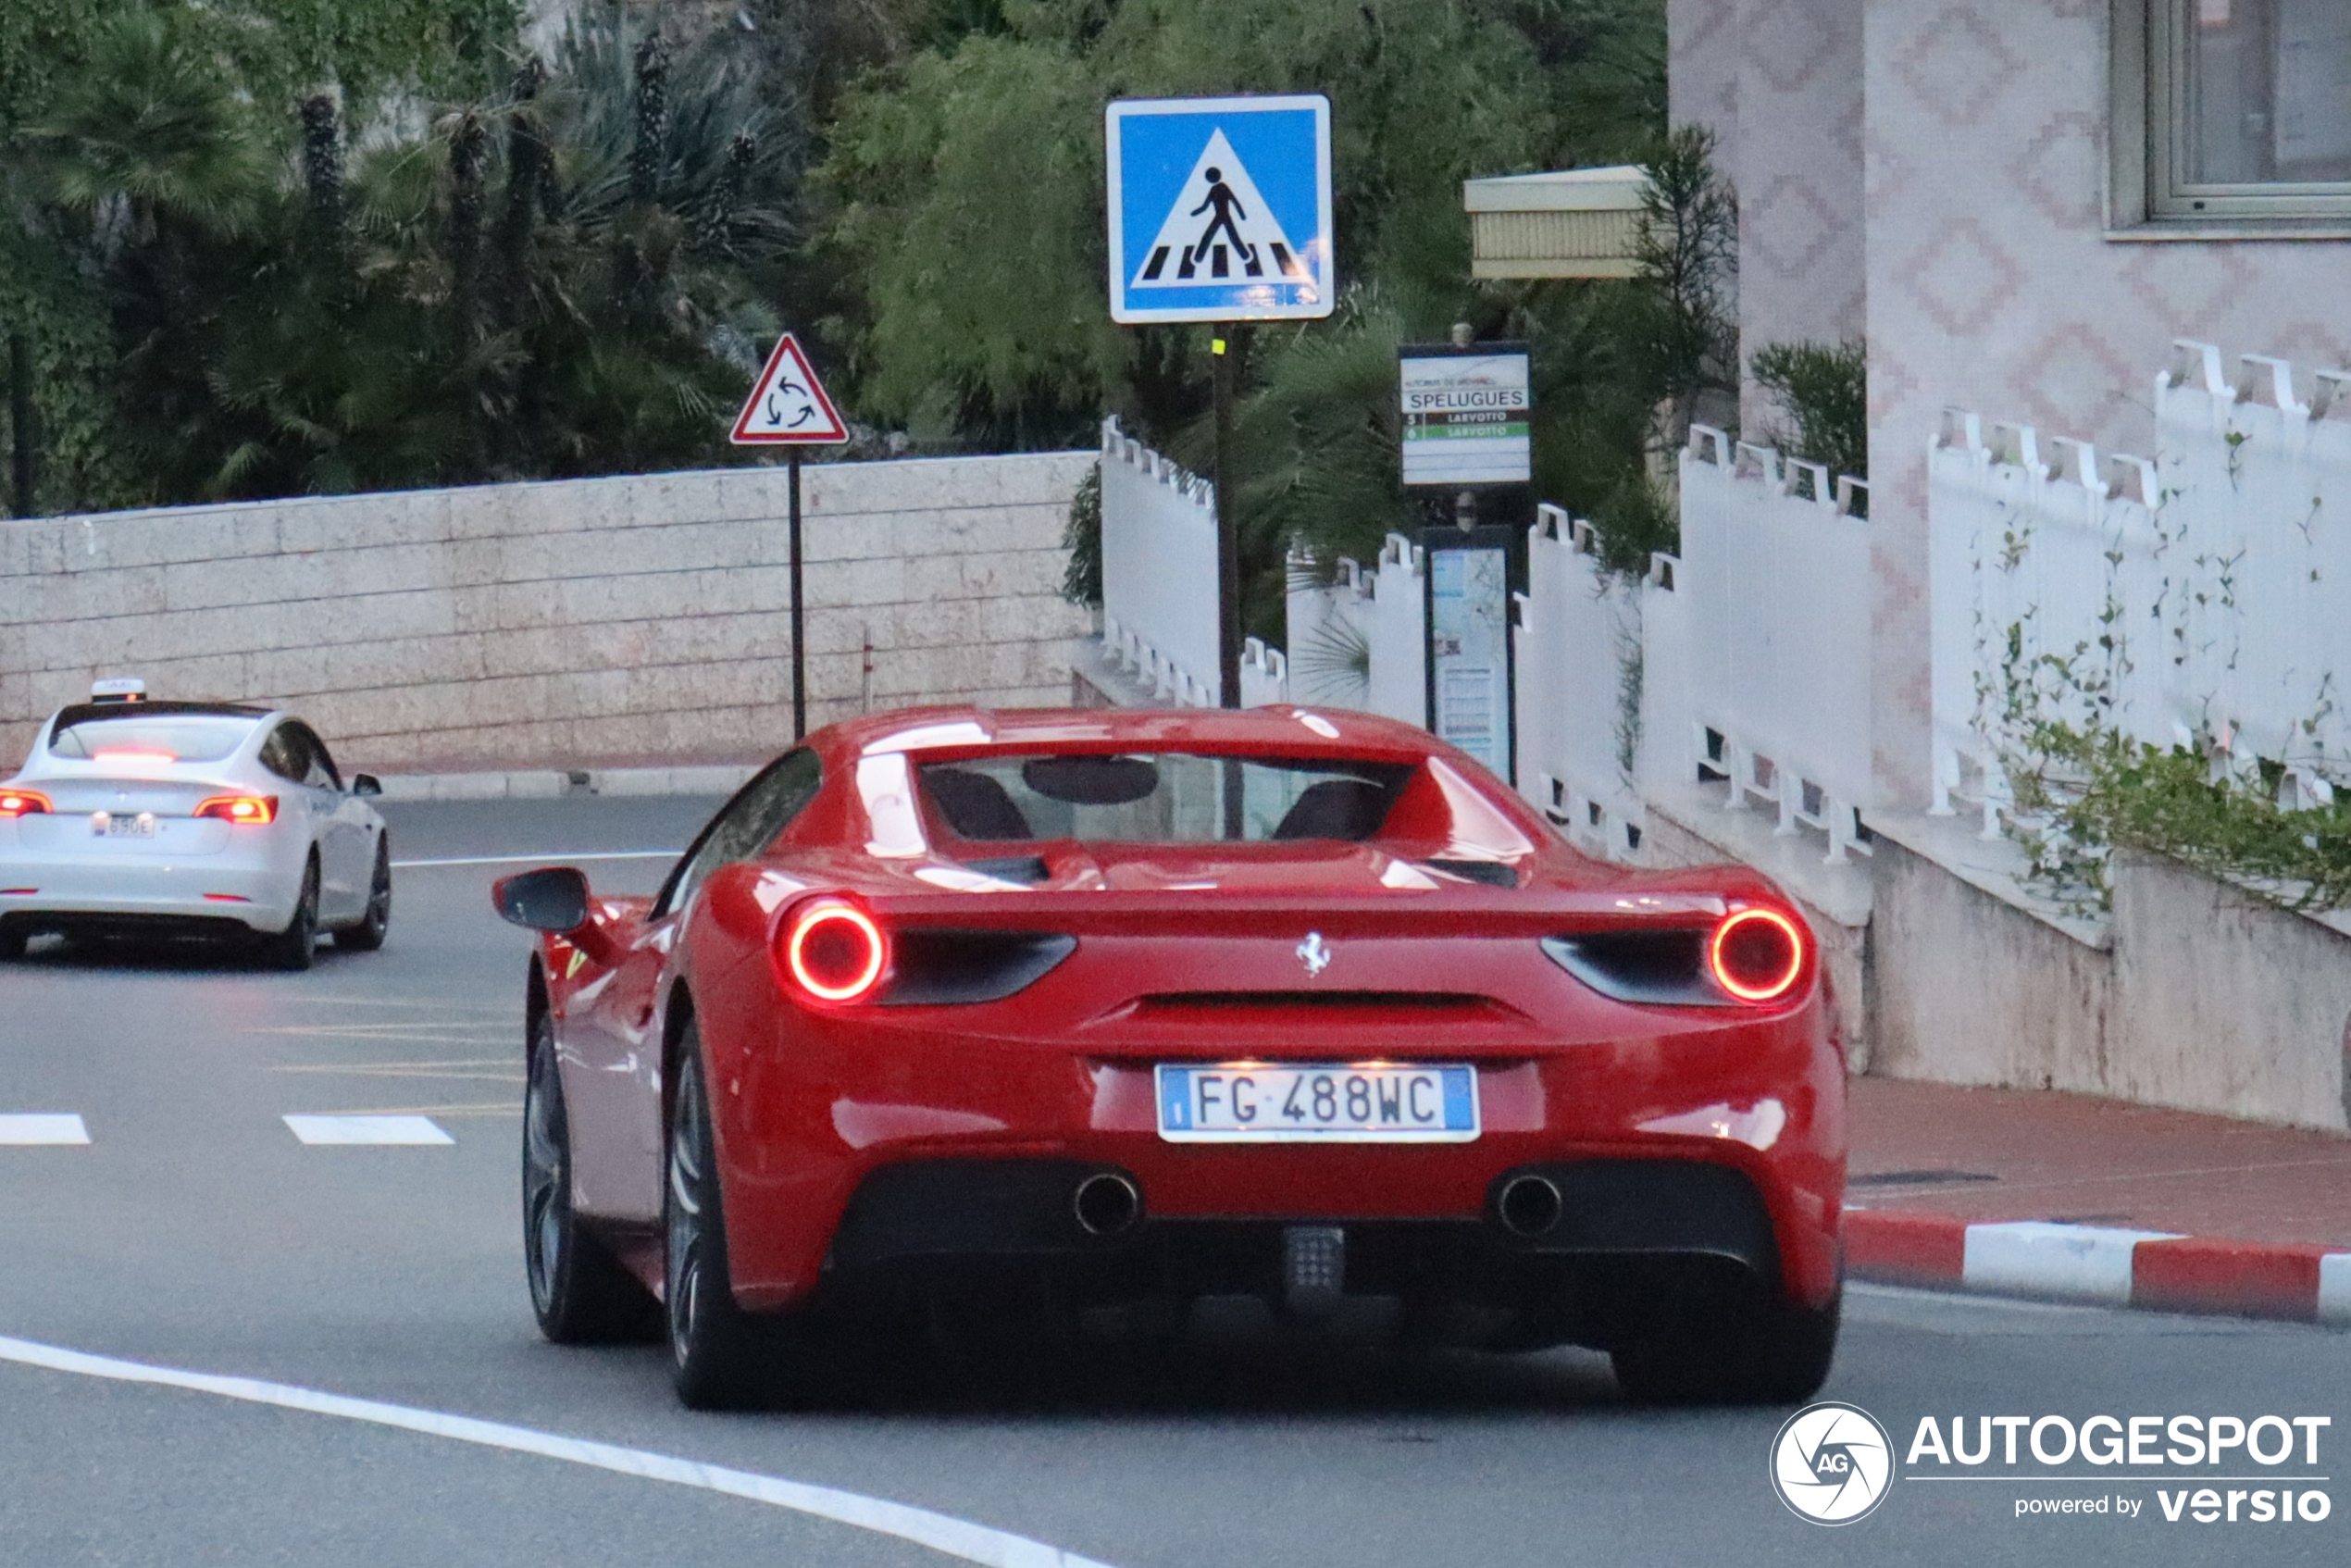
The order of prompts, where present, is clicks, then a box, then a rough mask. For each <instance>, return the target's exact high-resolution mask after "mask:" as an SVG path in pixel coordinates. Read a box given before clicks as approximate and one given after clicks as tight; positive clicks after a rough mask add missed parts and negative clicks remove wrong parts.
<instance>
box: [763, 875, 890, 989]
mask: <svg viewBox="0 0 2351 1568" xmlns="http://www.w3.org/2000/svg"><path fill="white" fill-rule="evenodd" d="M779 936H780V938H781V942H780V945H781V947H782V949H783V952H782V957H783V960H784V963H783V969H784V972H785V977H786V978H787V979H789V980H790V983H791V986H792V988H793V989H796V990H798V991H799V992H800V993H801V994H802V996H803V997H805V998H807V999H808V1000H809V1001H811V1002H827V1003H836V1004H838V1003H840V1002H858V1001H862V1000H864V999H865V997H868V996H870V995H872V994H873V992H874V991H875V990H876V989H877V988H878V987H879V986H880V985H881V980H882V975H883V972H884V971H886V970H887V969H888V968H889V939H888V938H887V937H885V936H884V935H883V934H882V928H881V927H879V926H877V925H876V924H875V923H874V917H873V916H872V915H868V914H866V913H865V911H864V910H862V909H860V908H858V907H857V906H856V905H855V904H852V903H844V902H840V901H839V900H835V899H819V900H817V901H816V902H813V903H808V904H803V905H802V906H801V907H800V908H799V909H797V910H794V911H793V912H792V913H791V915H790V916H789V917H788V918H787V919H786V920H785V922H784V925H783V927H782V930H781V931H780V933H779Z"/></svg>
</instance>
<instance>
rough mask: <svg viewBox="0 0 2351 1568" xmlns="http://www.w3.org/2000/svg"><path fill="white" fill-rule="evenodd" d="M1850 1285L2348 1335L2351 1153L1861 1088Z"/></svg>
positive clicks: (2341, 1142)
mask: <svg viewBox="0 0 2351 1568" xmlns="http://www.w3.org/2000/svg"><path fill="white" fill-rule="evenodd" d="M1852 1114H1853V1125H1852V1139H1853V1154H1852V1167H1851V1168H1852V1176H1851V1179H1850V1182H1849V1184H1848V1188H1847V1222H1846V1224H1847V1242H1846V1246H1847V1267H1848V1269H1849V1271H1850V1272H1851V1274H1852V1275H1853V1276H1855V1277H1856V1278H1860V1279H1877V1280H1884V1281H1890V1282H1895V1283H1903V1284H1928V1285H1936V1286H1941V1287H1944V1288H1964V1289H1972V1290H1985V1291H1990V1292H1993V1293H1997V1294H2011V1295H2029V1296H2042V1297H2049V1298H2055V1299H2061V1300H2090V1301H2100V1302H2104V1303H2106V1304H2108V1305H2131V1306H2142V1307H2151V1308H2158V1309H2161V1310H2167V1311H2186V1312H2217V1313H2237V1314H2249V1315H2255V1316H2263V1317H2288V1318H2300V1319H2304V1320H2317V1321H2327V1322H2342V1323H2346V1324H2351V1139H2346V1138H2345V1137H2342V1136H2340V1135H2338V1134H2333V1133H2323V1132H2301V1131H2294V1130H2290V1129H2285V1128H2280V1127H2270V1126H2257V1125H2254V1124H2251V1123H2246V1122H2238V1121H2232V1120H2230V1119H2228V1118H2226V1117H2221V1116H2206V1115H2197V1114H2192V1113H2189V1112H2184V1111H2161V1110H2156V1109H2152V1108H2150V1107H2146V1106H2140V1105H2127V1104H2122V1103H2120V1102H2118V1101H2106V1100H2096V1099H2092V1098H2089V1097H2087V1096H2083V1095H2072V1094H2057V1093H2046V1092H2040V1093H2036V1092H2033V1091H2029V1090H2013V1089H1959V1088H1953V1087H1951V1086H1948V1085H1943V1084H1924V1083H1908V1082H1902V1081H1898V1080H1894V1079H1886V1078H1870V1077H1863V1078H1856V1079H1854V1080H1853V1084H1852Z"/></svg>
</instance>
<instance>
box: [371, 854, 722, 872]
mask: <svg viewBox="0 0 2351 1568" xmlns="http://www.w3.org/2000/svg"><path fill="white" fill-rule="evenodd" d="M683 853H685V851H683V850H595V851H591V852H589V853H587V854H455V855H442V856H440V857H438V858H436V859H432V860H395V861H393V862H392V869H393V870H395V871H398V870H402V869H404V868H405V867H409V866H421V865H570V864H571V863H572V862H573V861H576V860H676V859H677V858H678V856H679V855H681V854H683Z"/></svg>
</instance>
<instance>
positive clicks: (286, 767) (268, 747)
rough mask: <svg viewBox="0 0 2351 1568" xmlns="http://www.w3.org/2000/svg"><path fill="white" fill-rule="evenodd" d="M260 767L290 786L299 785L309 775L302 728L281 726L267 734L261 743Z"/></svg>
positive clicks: (308, 763) (307, 755)
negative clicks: (266, 738)
mask: <svg viewBox="0 0 2351 1568" xmlns="http://www.w3.org/2000/svg"><path fill="white" fill-rule="evenodd" d="M261 765H262V766H264V767H266V768H267V769H268V770H269V771H270V772H272V773H274V774H276V775H277V776H278V777H279V778H282V779H284V780H286V781H287V782H288V783H290V784H299V783H301V782H302V781H303V779H304V778H307V777H308V776H309V773H310V754H309V748H308V747H307V746H305V745H304V744H303V734H302V727H301V726H300V725H298V724H281V725H280V726H278V728H275V729H273V730H271V731H270V732H269V739H268V740H264V741H263V742H262V743H261Z"/></svg>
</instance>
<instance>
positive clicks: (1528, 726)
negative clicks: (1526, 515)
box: [1516, 503, 1648, 860]
mask: <svg viewBox="0 0 2351 1568" xmlns="http://www.w3.org/2000/svg"><path fill="white" fill-rule="evenodd" d="M1597 544H1598V540H1597V537H1596V536H1595V534H1594V533H1593V530H1592V525H1591V524H1589V523H1587V522H1582V521H1578V520H1575V519H1573V518H1571V517H1569V516H1568V515H1567V514H1566V513H1565V512H1564V511H1562V510H1561V508H1559V507H1557V506H1553V505H1550V504H1548V503H1546V504H1543V505H1541V506H1538V507H1536V514H1535V527H1534V528H1533V529H1531V530H1529V532H1528V535H1527V554H1526V584H1527V591H1525V592H1524V593H1523V594H1520V595H1519V596H1518V629H1517V632H1516V636H1517V657H1518V703H1517V722H1518V774H1519V790H1520V792H1521V793H1523V794H1524V795H1525V796H1526V797H1527V798H1528V799H1529V800H1531V801H1533V802H1534V803H1535V804H1536V806H1537V807H1539V808H1540V809H1541V810H1542V811H1543V812H1544V814H1545V815H1548V816H1549V818H1550V820H1551V822H1552V823H1553V824H1554V825H1556V826H1557V827H1558V828H1560V829H1561V831H1563V832H1565V833H1566V834H1567V835H1568V837H1569V838H1570V839H1571V840H1574V842H1575V843H1576V844H1578V845H1579V846H1581V847H1582V848H1584V849H1586V850H1587V851H1589V852H1594V853H1598V854H1605V855H1612V856H1614V857H1616V858H1618V859H1621V860H1629V859H1631V858H1632V857H1633V856H1634V855H1635V854H1636V852H1638V850H1639V848H1640V842H1641V828H1642V826H1643V820H1644V819H1643V813H1642V808H1641V798H1640V796H1639V794H1638V793H1637V792H1636V790H1635V788H1634V768H1635V764H1636V753H1637V752H1638V751H1639V750H1640V747H1641V736H1642V732H1643V728H1644V718H1643V714H1644V709H1645V707H1646V706H1647V697H1648V681H1647V674H1648V659H1647V657H1646V655H1645V653H1644V650H1643V640H1644V624H1643V623H1644V614H1645V611H1646V610H1647V608H1648V604H1647V601H1646V596H1645V594H1644V593H1643V591H1642V590H1641V589H1640V588H1637V587H1636V586H1635V585H1633V584H1630V583H1628V582H1626V581H1625V580H1624V579H1622V578H1620V577H1617V576H1615V575H1613V574H1611V573H1609V572H1606V571H1603V570H1601V569H1600V565H1599V560H1598V556H1597V555H1596V554H1594V551H1595V548H1596V546H1597Z"/></svg>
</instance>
